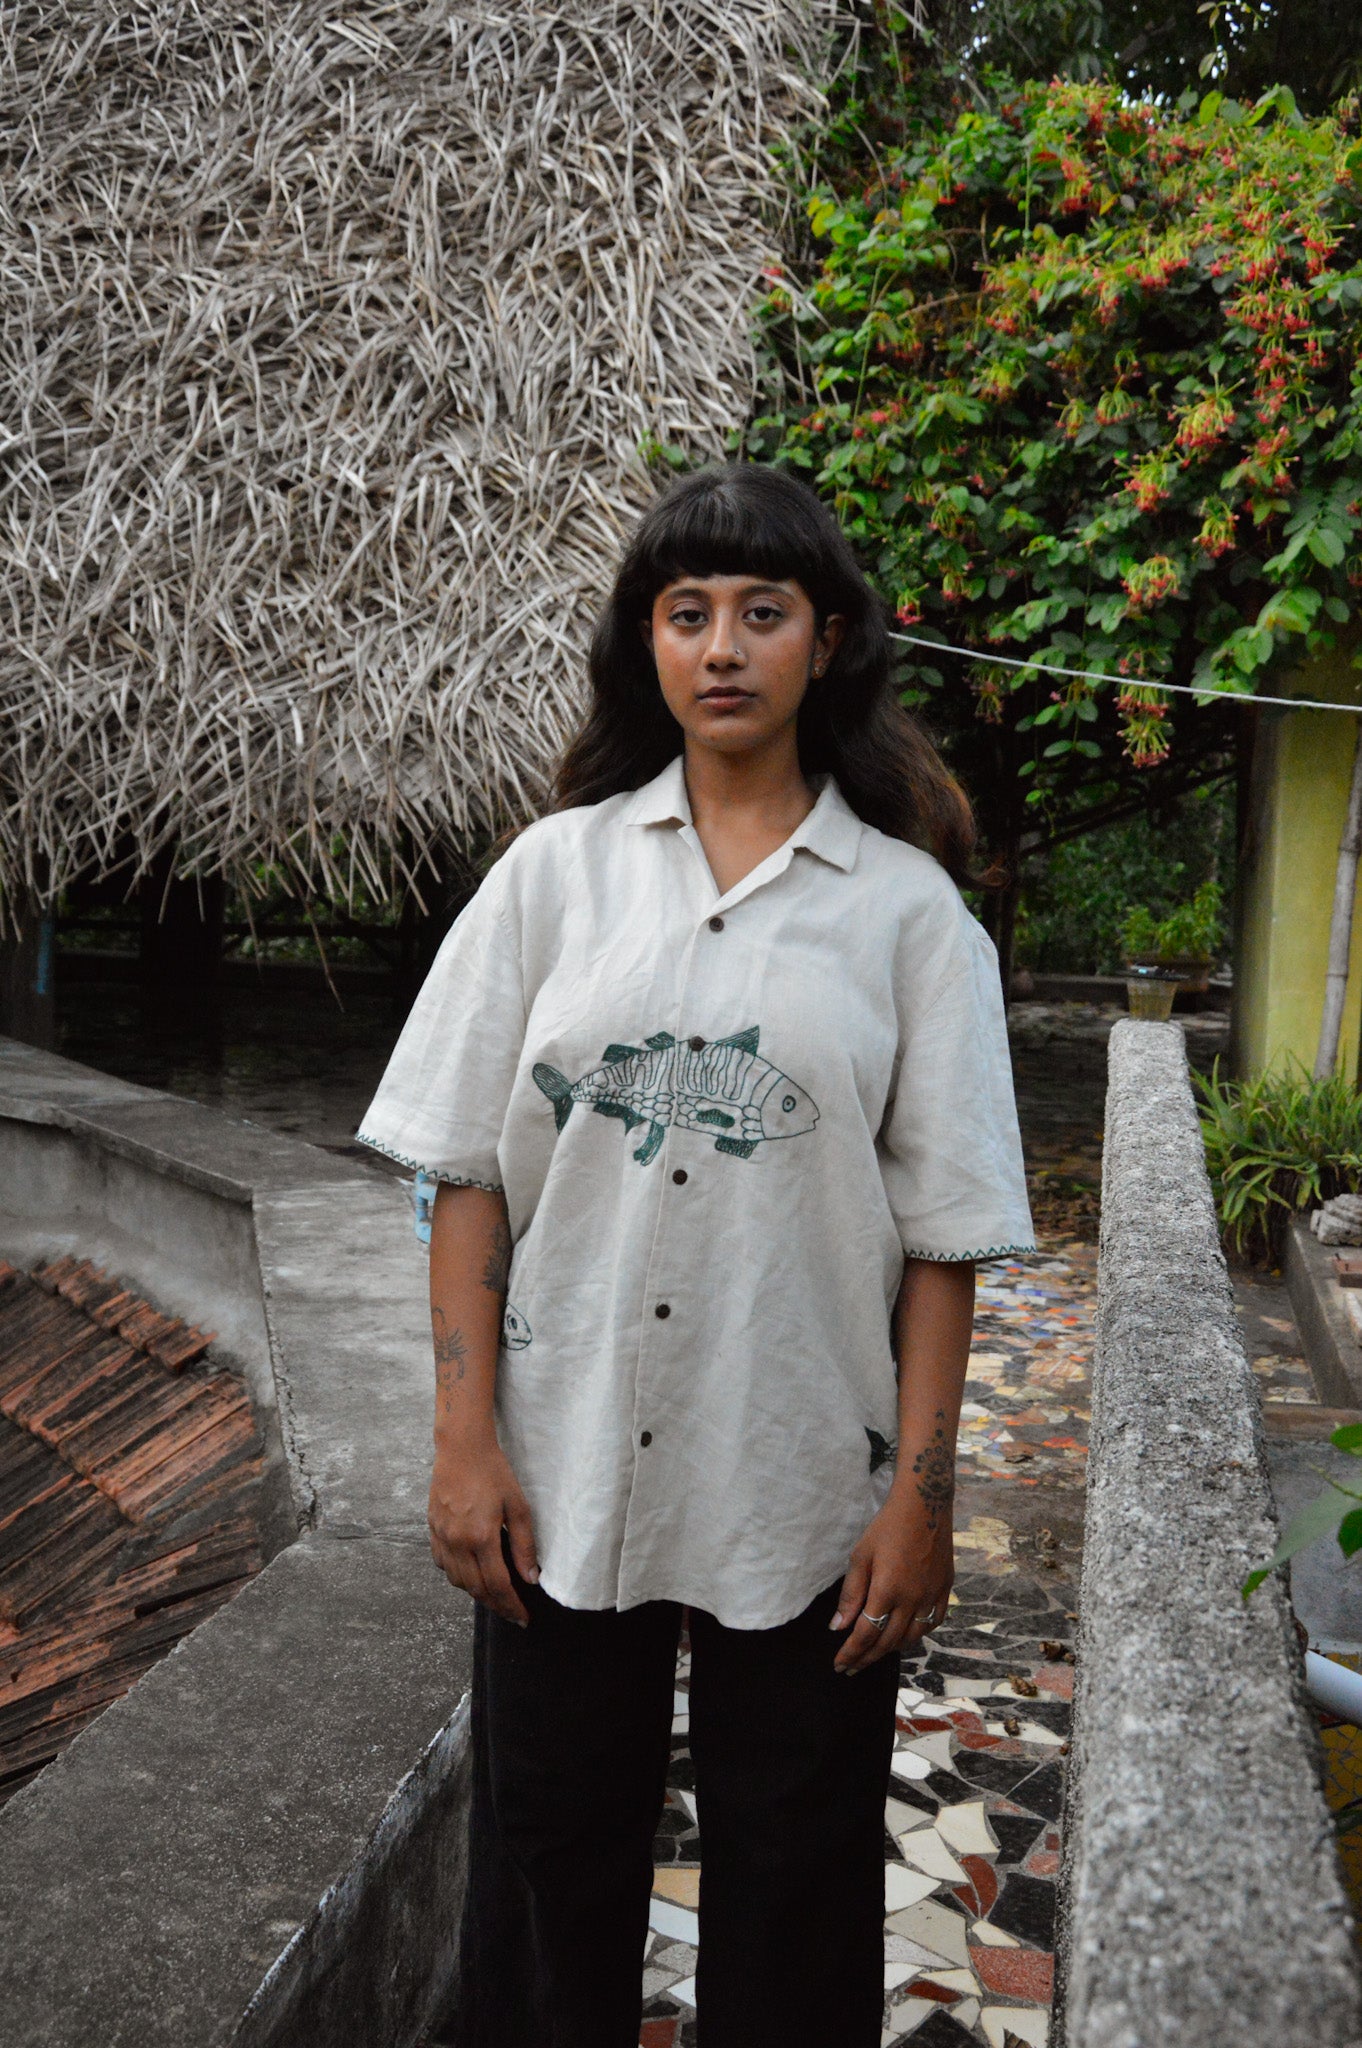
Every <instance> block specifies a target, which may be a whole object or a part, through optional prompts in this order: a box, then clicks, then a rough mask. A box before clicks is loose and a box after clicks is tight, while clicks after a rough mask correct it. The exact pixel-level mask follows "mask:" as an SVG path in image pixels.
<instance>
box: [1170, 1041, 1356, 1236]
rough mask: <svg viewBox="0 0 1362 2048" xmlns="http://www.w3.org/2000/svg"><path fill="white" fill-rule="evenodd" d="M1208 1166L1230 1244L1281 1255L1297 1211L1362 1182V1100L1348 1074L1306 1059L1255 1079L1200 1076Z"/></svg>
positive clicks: (1195, 1079) (1196, 1079) (1196, 1081)
mask: <svg viewBox="0 0 1362 2048" xmlns="http://www.w3.org/2000/svg"><path fill="white" fill-rule="evenodd" d="M1192 1079H1193V1082H1194V1084H1195V1086H1196V1088H1197V1091H1198V1093H1199V1094H1200V1096H1201V1111H1200V1115H1201V1135H1202V1138H1203V1140H1204V1141H1205V1146H1206V1165H1207V1170H1208V1171H1209V1173H1210V1177H1211V1189H1212V1192H1213V1194H1214V1196H1215V1205H1216V1213H1217V1215H1218V1216H1219V1218H1220V1226H1221V1230H1222V1232H1223V1234H1224V1238H1225V1244H1226V1248H1227V1250H1229V1251H1230V1252H1231V1253H1233V1254H1235V1255H1236V1256H1238V1257H1241V1258H1257V1259H1269V1258H1273V1257H1275V1256H1276V1255H1277V1253H1278V1251H1279V1249H1280V1244H1281V1235H1282V1231H1283V1229H1284V1228H1285V1225H1286V1221H1287V1219H1288V1217H1289V1216H1290V1215H1291V1214H1292V1213H1293V1212H1294V1211H1299V1210H1301V1209H1307V1208H1311V1207H1314V1206H1315V1205H1316V1204H1318V1203H1320V1202H1324V1201H1328V1200H1329V1199H1330V1198H1331V1197H1332V1196H1334V1195H1341V1194H1355V1193H1356V1192H1357V1188H1358V1185H1359V1181H1362V1096H1359V1094H1358V1092H1357V1090H1356V1088H1354V1087H1353V1085H1352V1083H1351V1082H1350V1081H1348V1080H1346V1079H1345V1078H1344V1077H1343V1076H1342V1075H1341V1074H1331V1075H1330V1076H1329V1078H1328V1079H1327V1080H1325V1081H1315V1080H1312V1079H1311V1078H1310V1076H1309V1075H1308V1074H1307V1073H1306V1072H1305V1070H1304V1068H1303V1067H1301V1066H1299V1065H1298V1064H1294V1065H1292V1066H1288V1067H1286V1068H1284V1069H1282V1070H1279V1071H1274V1072H1272V1073H1267V1074H1260V1075H1259V1076H1258V1077H1257V1078H1256V1079H1255V1080H1251V1081H1228V1080H1225V1081H1222V1079H1221V1078H1220V1063H1219V1061H1218V1060H1217V1062H1216V1064H1215V1066H1214V1068H1213V1069H1212V1071H1211V1073H1210V1074H1209V1075H1206V1074H1193V1076H1192Z"/></svg>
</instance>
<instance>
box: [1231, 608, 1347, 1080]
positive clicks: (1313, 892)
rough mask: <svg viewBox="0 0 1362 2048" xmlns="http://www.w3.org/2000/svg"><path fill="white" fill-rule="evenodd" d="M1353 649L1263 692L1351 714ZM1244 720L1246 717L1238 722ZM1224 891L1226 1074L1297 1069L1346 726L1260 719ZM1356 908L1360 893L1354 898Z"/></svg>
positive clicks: (1324, 910) (1303, 717)
mask: <svg viewBox="0 0 1362 2048" xmlns="http://www.w3.org/2000/svg"><path fill="white" fill-rule="evenodd" d="M1352 654H1353V646H1352V645H1351V644H1348V645H1346V646H1343V647H1340V648H1338V649H1336V650H1335V652H1334V653H1333V654H1330V655H1324V656H1321V657H1320V658H1319V659H1318V660H1316V661H1312V662H1310V663H1309V664H1308V666H1306V667H1305V668H1302V669H1299V670H1298V671H1297V672H1296V673H1295V674H1294V675H1292V676H1289V677H1288V678H1287V679H1286V681H1285V683H1284V684H1283V685H1277V686H1275V687H1274V691H1273V694H1274V695H1277V696H1291V697H1314V698H1317V699H1320V698H1322V699H1324V700H1326V701H1330V702H1333V703H1339V704H1346V703H1362V673H1359V671H1358V670H1357V669H1355V668H1354V667H1353V666H1352ZM1244 715H1245V716H1248V715H1250V714H1247V713H1246V714H1244ZM1254 715H1256V717H1257V719H1258V736H1257V740H1256V742H1255V745H1254V750H1253V770H1252V777H1251V785H1250V793H1249V815H1248V822H1247V830H1246V833H1245V836H1244V843H1243V845H1242V847H1241V849H1240V868H1239V878H1238V886H1237V891H1236V915H1235V925H1236V938H1235V956H1234V1037H1233V1064H1234V1068H1235V1071H1236V1073H1238V1074H1240V1075H1242V1076H1248V1075H1251V1074H1257V1073H1261V1072H1262V1071H1263V1070H1264V1069H1265V1068H1269V1067H1280V1066H1283V1065H1284V1064H1286V1063H1287V1062H1288V1061H1289V1060H1292V1059H1294V1060H1297V1061H1299V1062H1300V1064H1301V1065H1302V1066H1303V1067H1304V1068H1305V1070H1306V1072H1307V1073H1308V1072H1309V1071H1310V1069H1311V1068H1312V1067H1313V1066H1314V1063H1315V1052H1316V1049H1317V1047H1318V1044H1319V1026H1320V1014H1321V1011H1322V1010H1323V1007H1324V972H1325V966H1326V964H1327V960H1328V953H1329V917H1330V912H1331V911H1332V908H1333V900H1334V870H1335V866H1336V863H1337V860H1338V842H1339V839H1340V838H1341V836H1342V832H1343V822H1344V813H1345V811H1346V809H1347V803H1348V786H1349V783H1350V781H1351V778H1352V766H1353V748H1354V745H1355V743H1356V738H1357V721H1356V719H1355V718H1354V717H1353V716H1352V715H1351V714H1350V713H1348V712H1346V711H1273V710H1271V709H1267V708H1265V709H1263V710H1262V711H1260V712H1258V713H1256V714H1254ZM1359 896H1360V897H1362V891H1359ZM1360 1020H1362V916H1360V915H1359V913H1358V910H1357V908H1356V906H1354V911H1353V943H1352V957H1351V961H1350V966H1349V974H1348V997H1347V1003H1346V1005H1345V1008H1344V1012H1343V1031H1342V1035H1341V1038H1340V1041H1339V1066H1340V1068H1341V1069H1342V1071H1343V1072H1344V1073H1345V1074H1349V1075H1356V1074H1357V1072H1358V1038H1359V1021H1360Z"/></svg>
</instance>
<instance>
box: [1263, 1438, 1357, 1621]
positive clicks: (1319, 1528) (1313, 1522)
mask: <svg viewBox="0 0 1362 2048" xmlns="http://www.w3.org/2000/svg"><path fill="white" fill-rule="evenodd" d="M1329 1441H1330V1443H1331V1444H1332V1445H1333V1447H1334V1449H1335V1450H1336V1451H1346V1452H1348V1454H1349V1455H1350V1456H1351V1457H1354V1458H1362V1423H1356V1422H1345V1423H1344V1425H1343V1427H1342V1428H1341V1429H1336V1430H1335V1431H1334V1433H1333V1435H1332V1436H1331V1437H1330V1439H1329ZM1323 1476H1324V1475H1323V1474H1321V1477H1323ZM1358 1500H1362V1493H1355V1492H1354V1491H1353V1489H1352V1488H1351V1487H1350V1486H1342V1485H1340V1484H1339V1482H1338V1481H1337V1480H1336V1479H1331V1480H1329V1482H1328V1485H1327V1486H1326V1488H1325V1490H1324V1492H1323V1493H1322V1494H1320V1496H1319V1497H1318V1499H1317V1500H1312V1501H1311V1502H1310V1504H1309V1506H1308V1507H1304V1508H1302V1509H1301V1511H1300V1513H1299V1514H1298V1515H1297V1516H1296V1517H1295V1519H1294V1521H1293V1522H1292V1523H1291V1525H1290V1527H1289V1528H1288V1529H1287V1530H1286V1531H1285V1532H1284V1533H1283V1536H1282V1540H1281V1542H1280V1543H1279V1544H1278V1545H1277V1548H1276V1549H1275V1550H1274V1551H1273V1553H1272V1555H1271V1557H1270V1558H1269V1559H1268V1561H1267V1563H1266V1564H1264V1565H1259V1566H1258V1568H1257V1570H1256V1571H1251V1572H1250V1573H1249V1575H1248V1577H1247V1578H1246V1579H1245V1581H1244V1583H1243V1586H1242V1587H1241V1589H1240V1590H1241V1591H1242V1593H1243V1596H1244V1598H1245V1599H1246V1600H1247V1599H1248V1597H1249V1594H1250V1593H1256V1592H1257V1590H1258V1588H1259V1586H1261V1585H1262V1583H1263V1580H1264V1579H1265V1578H1267V1577H1268V1576H1269V1575H1270V1574H1271V1573H1272V1572H1275V1571H1276V1570H1277V1568H1278V1566H1279V1565H1284V1564H1286V1563H1287V1561H1288V1560H1289V1559H1290V1558H1293V1557H1294V1556H1295V1555H1296V1552H1297V1551H1298V1550H1304V1549H1305V1547H1306V1545H1307V1544H1309V1543H1318V1542H1319V1541H1320V1539H1321V1538H1322V1537H1325V1536H1332V1537H1334V1538H1335V1539H1336V1541H1337V1543H1338V1547H1339V1549H1340V1550H1341V1551H1342V1552H1343V1555H1344V1557H1355V1556H1356V1555H1357V1553H1358V1551H1359V1550H1362V1508H1356V1507H1350V1506H1349V1505H1348V1503H1349V1502H1350V1501H1358Z"/></svg>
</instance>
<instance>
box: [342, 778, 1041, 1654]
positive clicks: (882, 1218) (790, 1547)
mask: <svg viewBox="0 0 1362 2048" xmlns="http://www.w3.org/2000/svg"><path fill="white" fill-rule="evenodd" d="M360 1137H361V1139H362V1140H363V1142H364V1143H365V1144H369V1145H374V1146H376V1147H377V1148H378V1149H379V1150H380V1151H384V1152H388V1153H390V1154H392V1156H393V1157H394V1158H397V1159H400V1160H403V1161H404V1162H405V1163H406V1164H407V1165H409V1166H416V1167H421V1168H424V1169H425V1171H426V1172H428V1173H430V1174H433V1175H435V1176H437V1177H438V1178H439V1179H442V1180H447V1181H453V1182H455V1183H457V1184H461V1185H471V1186H475V1187H486V1188H493V1189H504V1190H505V1195H506V1203H507V1208H508V1211H509V1215H510V1226H511V1235H512V1240H513V1244H514V1251H513V1255H512V1260H511V1268H510V1282H509V1289H508V1298H507V1306H506V1315H505V1322H504V1326H503V1333H502V1335H503V1344H502V1351H501V1355H500V1358H499V1361H498V1370H497V1419H498V1427H499V1430H500V1434H501V1440H502V1443H503V1446H504V1448H505V1450H506V1453H507V1455H508V1457H509V1459H510V1461H511V1464H512V1466H513V1467H514V1469H515V1472H516V1474H517V1477H518V1478H519V1480H520V1483H521V1485H522V1486H523V1487H524V1489H525V1493H526V1495H527V1497H528V1500H529V1503H530V1507H531V1509H532V1511H533V1514H534V1521H535V1530H536V1536H537V1541H538V1545H539V1559H540V1564H541V1567H542V1584H543V1586H544V1588H545V1590H546V1591H547V1592H548V1593H550V1594H551V1595H552V1597H553V1598H554V1599H555V1600H558V1601H560V1602H562V1603H563V1604H564V1605H566V1606H569V1607H578V1608H605V1607H619V1608H627V1607H632V1606H634V1605H636V1604H637V1603H638V1602H640V1601H644V1600H661V1599H666V1600H677V1601H686V1602H690V1603H693V1604H694V1605H696V1606H699V1607H701V1608H704V1609H707V1610H708V1611H709V1612H710V1613H712V1614H715V1615H717V1616H718V1618H719V1620H720V1621H721V1622H724V1623H725V1624H727V1625H728V1626H730V1627H734V1628H769V1627H773V1626H775V1625H776V1624H777V1623H780V1622H783V1621H787V1620H789V1619H790V1618H792V1617H793V1616H794V1615H796V1614H798V1613H799V1612H800V1611H801V1609H802V1608H804V1607H805V1606H806V1605H807V1603H808V1602H809V1601H810V1600H811V1599H812V1598H813V1596H814V1595H815V1594H816V1593H818V1592H820V1591H821V1590H822V1589H823V1588H824V1587H826V1586H829V1585H831V1584H832V1582H833V1581H834V1580H835V1579H836V1578H838V1576H839V1575H840V1574H841V1573H842V1572H843V1571H844V1570H845V1568H846V1565H847V1560H848V1554H849V1552H850V1550H851V1548H852V1546H853V1544H854V1543H855V1542H856V1540H857V1538H858V1537H859V1536H860V1534H861V1532H862V1530H863V1529H864V1528H865V1526H866V1524H867V1522H868V1521H869V1520H870V1518H871V1517H872V1515H874V1513H875V1512H876V1510H877V1509H878V1508H879V1507H880V1505H881V1504H882V1502H883V1500H884V1497H885V1495H886V1493H887V1491H888V1488H889V1483H890V1480H891V1477H892V1457H893V1442H894V1437H895V1434H896V1426H897V1395H896V1381H895V1364H894V1354H893V1349H892V1342H891V1331H890V1318H891V1314H892V1310H893V1306H894V1300H895V1296H896V1294H897V1291H898V1286H899V1281H900V1277H901V1275H902V1270H903V1262H904V1257H905V1254H906V1255H907V1256H909V1257H911V1258H919V1259H932V1260H969V1259H978V1260H982V1259H991V1258H997V1257H1000V1256H1001V1255H1002V1254H1003V1253H1005V1252H1006V1253H1011V1252H1021V1251H1026V1250H1029V1249H1031V1248H1032V1235H1031V1218H1030V1214H1029V1211H1028V1208H1027V1198H1026V1184H1025V1180H1024V1177H1023V1172H1022V1159H1021V1147H1020V1144H1019V1141H1018V1135H1017V1123H1016V1112H1015V1108H1014V1105H1013V1097H1012V1076H1011V1067H1010V1063H1009V1059H1008V1048H1007V1035H1006V1029H1005V1024H1004V1016H1003V1006H1002V999H1001V994H1000V990H999V983H998V969H997V962H996V959H995V955H994V951H993V947H992V946H991V944H990V943H989V940H988V938H987V937H986V936H985V934H984V932H983V931H982V930H981V928H980V926H979V925H978V924H977V923H976V921H975V919H974V918H973V917H972V916H971V915H970V913H969V911H968V910H967V908H966V907H965V904H964V903H963V901H962V900H961V897H960V894H959V892H958V890H957V889H956V887H955V885H954V883H953V882H952V881H951V880H950V878H949V877H948V876H947V875H946V873H945V872H944V870H943V869H942V868H941V867H940V866H939V865H938V864H937V862H936V861H934V860H933V859H932V858H931V856H930V855H929V854H926V853H922V852H919V851H918V850H917V849H916V848H914V847H911V846H906V845H904V844H902V843H901V842H900V841H898V840H895V839H889V838H886V837H885V836H884V834H883V833H881V832H878V831H876V830H874V829H873V828H872V827H871V826H868V825H864V824H862V823H861V821H860V819H859V818H857V817H856V815H855V813H854V812H853V811H852V810H851V808H850V806H849V805H848V804H847V803H846V801H845V799H844V798H843V796H842V794H841V792H840V790H839V789H838V788H837V786H836V783H835V781H833V780H832V779H830V778H828V779H826V780H824V782H823V784H822V786H821V788H820V790H819V794H818V797H817V800H816V802H815V804H814V807H813V809H812V810H811V811H810V812H809V815H808V816H807V817H806V818H805V819H804V821H803V823H802V824H801V825H799V827H798V828H797V829H796V830H795V831H794V832H793V833H792V834H791V836H790V837H789V839H787V840H786V842H785V844H784V845H783V846H781V847H779V848H778V849H777V851H776V852H774V853H772V854H770V855H769V856H768V857H767V858H766V859H765V860H764V861H762V862H761V863H760V865H759V866H757V867H755V868H754V869H753V870H752V872H751V873H750V874H748V875H746V876H744V878H743V880H742V881H740V882H738V883H736V884H735V885H734V887H733V888H731V889H729V890H727V891H726V892H724V893H723V894H721V893H720V892H719V890H718V889H717V888H716V886H715V883H714V879H713V876H712V875H711V873H710V869H709V864H708V862H707V860H706V858H705V854H704V849H703V847H702V846H701V843H700V840H699V837H698V835H697V833H696V831H695V827H694V824H693V822H692V819H691V812H690V805H689V802H688V799H687V794H686V785H685V776H684V774H683V771H682V764H681V761H680V759H679V757H678V759H676V760H675V761H673V762H672V763H671V764H670V765H669V766H668V767H667V768H665V769H664V770H663V771H662V773H661V774H660V775H659V776H657V777H656V778H655V780H654V781H652V782H650V783H648V784H647V785H646V787H644V788H642V789H637V790H633V791H630V792H628V793H627V794H625V795H623V796H615V797H610V798H608V799H607V800H606V801H605V802H604V803H599V804H593V805H588V806H584V807H582V808H581V809H578V810H571V811H564V812H560V813H557V814H555V815H553V816H550V817H547V818H543V819H540V820H539V821H538V822H537V823H536V824H533V825H531V826H530V827H529V828H528V830H527V831H525V832H523V833H522V834H521V835H520V837H519V838H518V839H516V840H515V841H514V842H513V844H512V845H511V847H510V848H509V850H508V851H507V853H506V854H505V855H504V856H503V857H502V859H501V860H499V861H498V862H497V864H496V866H495V867H494V868H493V869H492V870H491V872H490V874H489V875H488V877H487V879H486V880H485V881H484V882H483V884H482V887H481V888H480V889H479V890H478V892H477V894H476V896H475V897H474V898H473V900H472V902H471V903H469V904H468V906H467V907H466V909H465V910H464V911H463V912H462V914H461V915H460V917H459V918H458V920H457V921H456V923H455V924H454V926H453V928H452V930H451V931H450V933H449V935H448V937H447V938H446V939H445V942H444V944H443V946H442V947H441V949H440V952H439V955H438V957H437V959H436V961H435V964H434V966H433V967H432V969H431V971H430V974H429V977H428V978H427V980H426V982H425V985H424V986H423V988H422V990H421V992H420V994H419V996H418V997H417V999H416V1003H415V1005H414V1007H413V1009H412V1012H411V1015H410V1017H409V1018H408V1020H407V1023H406V1026H405V1028H404V1029H403V1032H402V1035H401V1037H400V1039H399V1040H398V1043H397V1046H396V1048H395V1050H394V1052H393V1055H392V1059H391V1061H390V1062H389V1065H388V1068H387V1071H386V1073H385V1075H384V1077H383V1081H382V1083H381V1085H380V1087H379V1090H378V1093H377V1095H376V1097H375V1098H374V1101H373V1103H372V1105H371V1107H370V1109H369V1112H368V1115H367V1117H366V1118H365V1122H364V1127H363V1129H362V1130H361V1132H360Z"/></svg>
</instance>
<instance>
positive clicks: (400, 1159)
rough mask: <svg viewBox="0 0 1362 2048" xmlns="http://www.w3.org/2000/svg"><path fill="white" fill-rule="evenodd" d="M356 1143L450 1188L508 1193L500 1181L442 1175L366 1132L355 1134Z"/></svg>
mask: <svg viewBox="0 0 1362 2048" xmlns="http://www.w3.org/2000/svg"><path fill="white" fill-rule="evenodd" d="M355 1143H356V1144H357V1145H367V1146H368V1147H369V1149H370V1151H371V1152H382V1153H383V1154H385V1156H386V1157H387V1158H389V1159H395V1160H396V1161H397V1163H398V1165H399V1166H409V1167H410V1168H411V1170H412V1172H413V1173H425V1174H429V1176H430V1178H431V1179H432V1180H438V1181H443V1182H444V1184H445V1186H446V1187H449V1188H481V1189H482V1191H483V1193H484V1194H487V1195H504V1194H505V1192H506V1190H505V1188H504V1187H503V1186H502V1185H501V1183H500V1181H495V1180H474V1179H472V1177H471V1176H470V1175H468V1174H462V1173H441V1172H440V1170H439V1168H438V1167H432V1166H426V1165H425V1164H423V1162H422V1161H421V1160H419V1159H408V1157H407V1155H406V1153H405V1152H395V1151H394V1150H393V1148H392V1146H391V1145H385V1144H384V1143H383V1141H382V1139H381V1138H371V1137H370V1136H369V1135H368V1133H367V1132H366V1131H356V1132H355Z"/></svg>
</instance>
